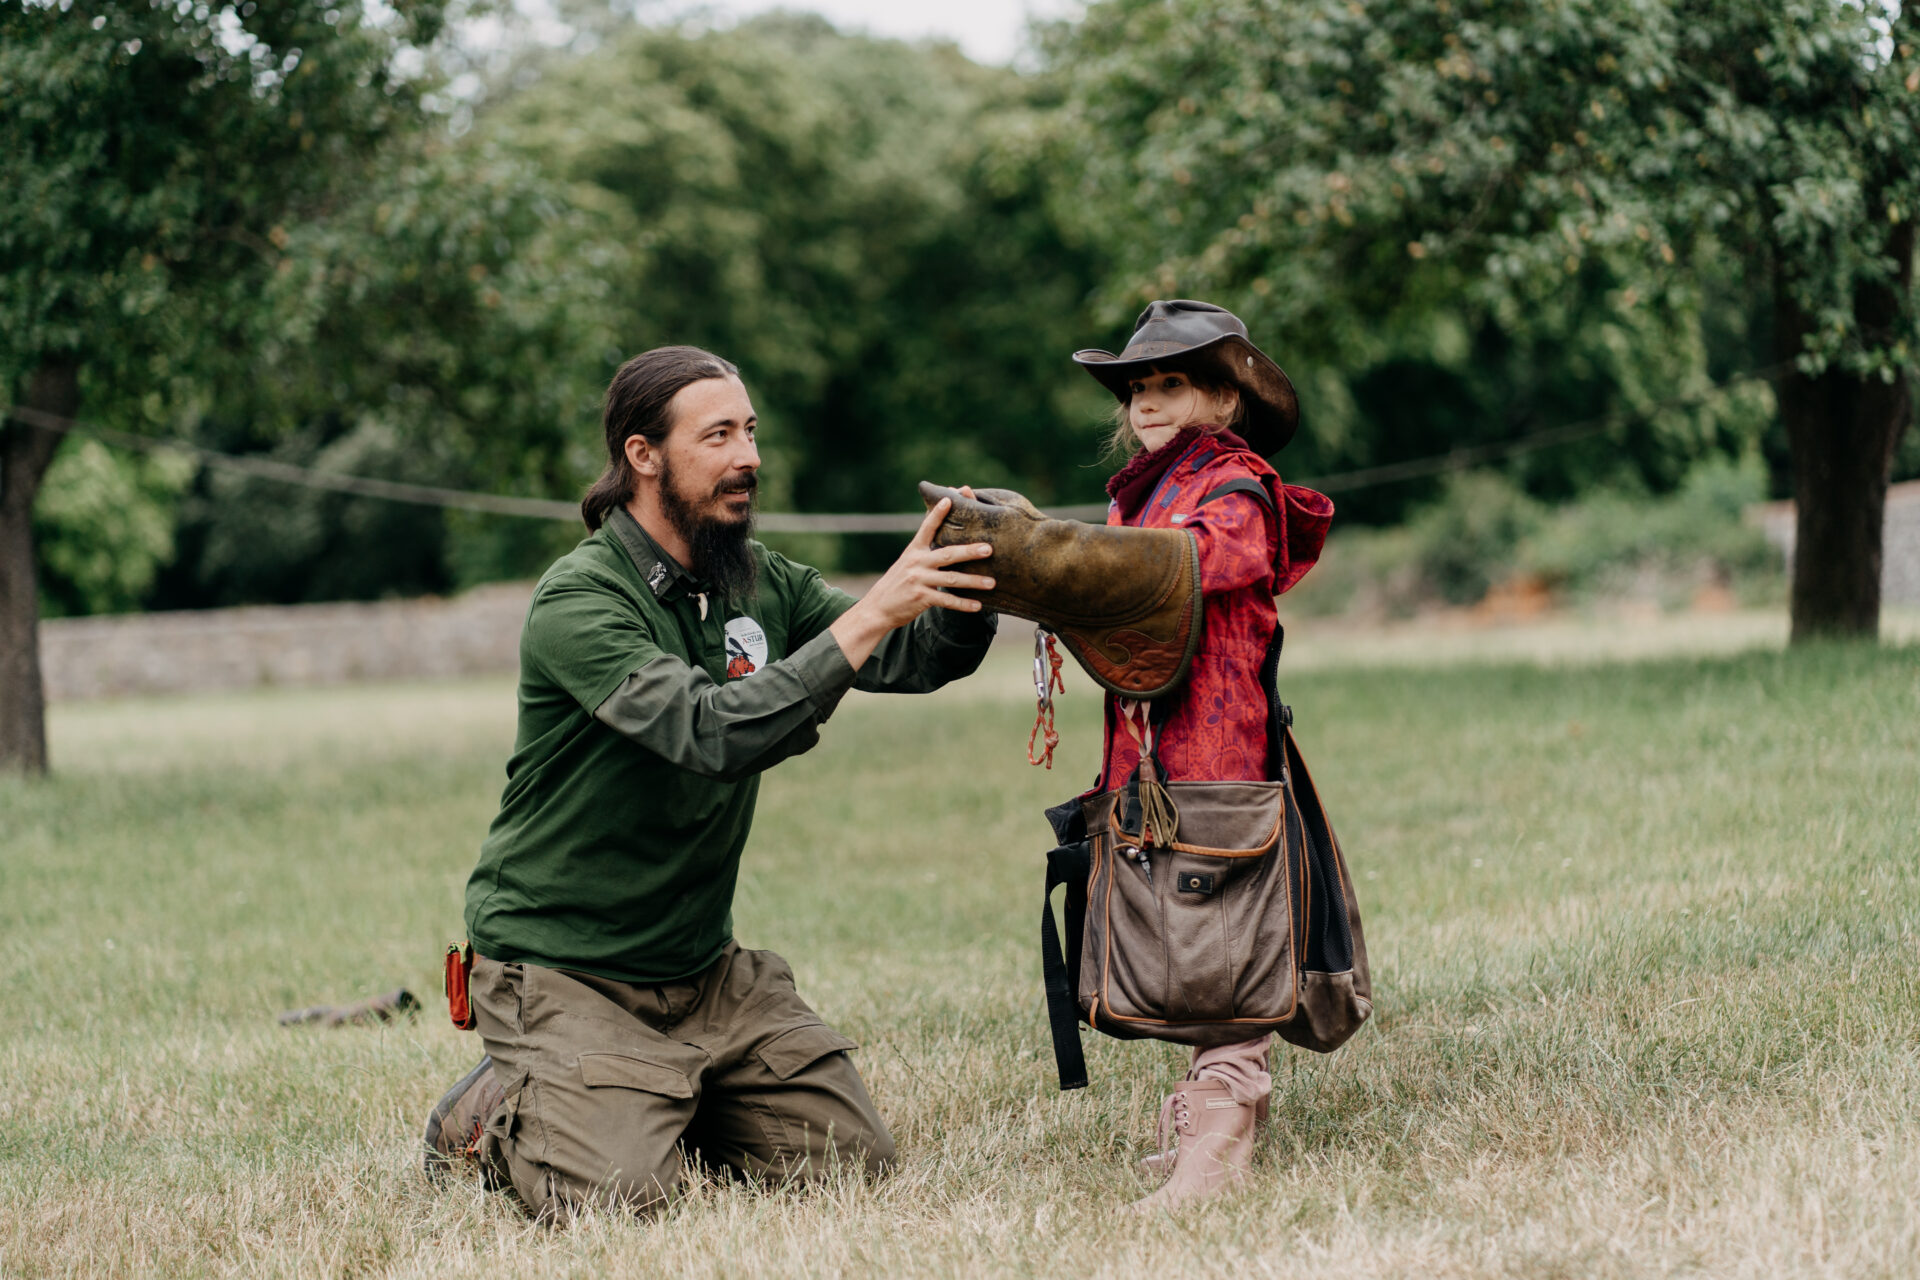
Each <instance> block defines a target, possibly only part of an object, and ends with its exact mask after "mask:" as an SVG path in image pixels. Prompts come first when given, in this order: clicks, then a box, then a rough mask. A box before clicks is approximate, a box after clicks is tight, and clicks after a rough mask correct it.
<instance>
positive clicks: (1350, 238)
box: [1052, 0, 1920, 494]
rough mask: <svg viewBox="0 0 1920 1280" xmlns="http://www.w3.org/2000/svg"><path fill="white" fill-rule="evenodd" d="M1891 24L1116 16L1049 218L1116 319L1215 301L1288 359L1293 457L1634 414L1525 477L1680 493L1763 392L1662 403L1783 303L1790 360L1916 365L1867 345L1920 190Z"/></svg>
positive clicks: (1358, 11)
mask: <svg viewBox="0 0 1920 1280" xmlns="http://www.w3.org/2000/svg"><path fill="white" fill-rule="evenodd" d="M1890 17H1891V11H1889V10H1883V9H1882V8H1881V7H1880V6H1878V5H1876V4H1868V5H1846V4H1833V3H1829V0H1787V2H1785V3H1780V2H1778V0H1764V2H1762V0H1634V2H1632V3H1622V2H1620V0H1545V2H1534V0H1411V2H1410V3H1399V2H1395V3H1365V2H1363V0H1172V2H1171V3H1163V2H1162V0H1104V2H1103V3H1098V4H1095V5H1093V6H1091V7H1090V8H1089V9H1088V12H1087V15H1086V19H1085V21H1084V22H1082V23H1080V24H1078V25H1076V26H1074V27H1071V28H1062V29H1061V30H1059V31H1058V32H1056V34H1055V37H1054V41H1053V46H1052V48H1053V57H1052V61H1053V66H1054V70H1055V74H1056V75H1057V76H1058V77H1060V78H1061V79H1062V81H1063V82H1064V83H1065V85H1066V90H1065V92H1066V93H1067V95H1068V100H1069V104H1070V105H1069V108H1068V111H1067V114H1066V117H1065V120H1064V122H1063V126H1062V127H1063V130H1064V132H1065V134H1066V136H1067V137H1068V138H1069V139H1071V140H1072V142H1073V144H1074V145H1075V146H1076V148H1077V150H1076V156H1077V158H1078V162H1077V163H1076V164H1075V165H1073V166H1071V167H1070V169H1069V172H1072V173H1074V174H1075V175H1077V176H1076V178H1075V179H1074V180H1073V181H1072V182H1071V184H1070V185H1069V186H1068V188H1067V189H1066V193H1065V198H1066V199H1067V200H1068V201H1069V202H1070V204H1071V205H1072V207H1073V208H1074V209H1075V210H1076V211H1077V212H1078V213H1080V214H1081V215H1082V216H1083V217H1084V219H1085V220H1086V224H1087V226H1088V227H1089V234H1091V235H1095V236H1097V237H1099V238H1100V239H1101V240H1102V241H1103V242H1105V243H1107V244H1109V245H1111V246H1113V247H1114V249H1115V252H1116V253H1117V254H1118V255H1119V257H1120V262H1121V267H1120V272H1119V274H1118V277H1117V278H1116V280H1115V281H1114V282H1113V283H1112V284H1110V285H1109V288H1108V291H1107V293H1106V298H1107V301H1108V306H1109V308H1110V312H1111V314H1113V315H1114V316H1116V317H1117V316H1118V315H1120V314H1122V313H1123V312H1125V311H1128V310H1130V309H1131V308H1132V307H1133V306H1135V305H1137V303H1138V301H1139V300H1141V299H1144V298H1146V297H1151V296H1167V295H1170V294H1174V293H1184V294H1188V295H1192V296H1205V297H1209V298H1215V299H1217V300H1219V301H1222V302H1225V303H1227V304H1229V305H1232V306H1234V307H1235V308H1236V309H1238V310H1241V312H1242V314H1244V315H1245V316H1246V317H1247V318H1248V320H1249V322H1250V323H1251V324H1252V325H1253V328H1254V332H1255V333H1256V335H1257V336H1264V337H1266V338H1267V339H1268V340H1269V341H1270V342H1272V343H1273V345H1274V347H1275V348H1276V349H1277V350H1278V351H1279V352H1280V353H1281V355H1282V358H1283V360H1296V361H1299V362H1301V363H1302V365H1303V366H1304V368H1303V370H1302V371H1303V372H1304V373H1305V375H1306V376H1305V377H1304V378H1303V381H1304V382H1306V383H1307V384H1308V385H1307V387H1306V388H1304V389H1303V395H1304V397H1305V399H1306V401H1307V404H1308V407H1309V410H1310V412H1311V416H1310V417H1309V419H1308V424H1307V425H1308V430H1309V432H1310V433H1311V434H1310V438H1309V440H1308V441H1307V445H1308V447H1307V448H1305V449H1303V450H1302V451H1301V454H1300V455H1299V461H1298V462H1296V464H1295V465H1296V466H1300V465H1305V466H1306V467H1307V468H1308V469H1310V470H1317V469H1320V468H1322V467H1338V466H1341V465H1354V464H1357V463H1359V462H1360V461H1361V460H1362V459H1369V460H1370V458H1371V456H1372V455H1377V454H1381V453H1390V452H1395V451H1397V450H1398V449H1399V448H1401V447H1404V446H1405V445H1406V444H1408V443H1410V441H1409V440H1408V435H1409V431H1408V428H1407V425H1406V422H1405V420H1407V419H1411V420H1412V421H1413V423H1414V424H1416V425H1418V424H1422V423H1424V424H1426V425H1427V427H1428V429H1429V432H1430V434H1429V435H1428V436H1427V438H1426V443H1427V444H1429V445H1430V444H1433V443H1438V442H1439V440H1440V438H1441V437H1443V436H1444V437H1450V438H1451V439H1452V440H1453V441H1455V442H1458V443H1474V442H1479V441H1483V440H1486V439H1489V438H1494V439H1498V438H1504V437H1508V436H1512V435H1517V434H1520V433H1522V432H1523V431H1524V430H1526V429H1528V428H1529V427H1530V426H1534V425H1544V424H1552V423H1554V422H1563V421H1567V420H1569V419H1577V418H1584V417H1586V416H1588V415H1590V414H1592V413H1594V412H1596V411H1602V410H1607V409H1614V408H1618V409H1623V410H1631V411H1634V413H1635V414H1636V416H1637V417H1639V418H1640V419H1641V420H1642V421H1643V422H1644V423H1645V425H1644V426H1643V427H1641V428H1639V429H1638V431H1637V432H1636V433H1633V434H1630V435H1629V436H1628V438H1627V439H1625V440H1623V441H1616V442H1615V443H1614V444H1613V445H1612V446H1611V447H1609V446H1608V445H1604V444H1596V445H1593V446H1590V447H1586V448H1574V449H1568V450H1563V451H1556V453H1555V454H1554V455H1552V456H1551V457H1550V458H1540V459H1536V460H1534V461H1533V462H1532V463H1530V464H1529V467H1528V468H1527V469H1526V471H1525V472H1523V474H1524V475H1525V477H1526V478H1527V480H1528V481H1529V482H1530V484H1531V485H1532V486H1533V487H1535V488H1536V489H1538V490H1540V491H1542V492H1546V493H1554V494H1564V493H1567V492H1572V491H1574V490H1577V489H1579V488H1582V487H1584V486H1586V485H1588V484H1591V483H1593V482H1594V481H1595V480H1601V479H1607V478H1609V477H1610V476H1611V477H1612V478H1615V479H1618V478H1621V477H1620V475H1619V471H1618V468H1619V464H1620V463H1621V462H1626V463H1629V464H1630V467H1629V468H1628V469H1629V470H1631V471H1634V472H1637V473H1638V478H1639V479H1640V480H1641V481H1643V482H1646V483H1650V484H1653V485H1655V486H1656V487H1667V486H1670V485H1672V484H1673V483H1675V482H1677V481H1678V479H1679V477H1680V475H1681V474H1683V473H1684V471H1685V469H1686V466H1687V464H1688V462H1689V461H1690V460H1692V459H1695V458H1699V457H1701V456H1703V455H1705V454H1707V453H1711V452H1715V451H1718V452H1725V453H1732V454H1739V453H1742V452H1745V451H1746V448H1747V445H1748V443H1749V442H1751V441H1752V440H1753V439H1755V438H1756V437H1757V436H1758V434H1759V433H1760V431H1761V429H1762V428H1763V427H1764V426H1765V425H1766V422H1767V417H1768V416H1769V410H1770V409H1771V405H1770V404H1768V403H1767V402H1766V401H1765V400H1764V399H1761V400H1755V399H1753V398H1751V397H1749V398H1747V399H1746V400H1745V401H1744V402H1729V401H1726V400H1723V399H1720V398H1711V397H1710V398H1706V399H1705V400H1704V401H1703V403H1702V404H1701V406H1700V407H1698V408H1691V407H1689V408H1677V409H1676V408H1670V407H1662V402H1663V401H1664V400H1666V399H1667V398H1668V397H1670V396H1672V395H1673V394H1674V393H1675V392H1687V391H1692V390H1697V389H1698V388H1699V387H1701V386H1702V385H1703V384H1704V383H1706V382H1708V381H1710V380H1715V379H1718V378H1721V377H1723V376H1725V375H1726V374H1727V373H1729V372H1733V371H1738V370H1741V369H1745V368H1750V367H1754V366H1756V365H1767V364H1770V363H1772V361H1773V359H1774V358H1773V357H1771V356H1770V355H1767V354H1765V353H1766V350H1767V339H1768V336H1769V332H1770V330H1771V327H1772V323H1773V322H1772V316H1771V315H1770V314H1769V311H1768V308H1769V307H1770V306H1771V305H1772V304H1773V303H1775V302H1777V301H1780V300H1785V301H1786V302H1788V303H1790V304H1791V305H1792V306H1794V307H1796V308H1798V309H1800V310H1802V311H1804V312H1805V313H1806V314H1808V315H1812V316H1816V317H1818V324H1817V326H1815V329H1814V331H1813V332H1811V333H1810V334H1809V335H1808V339H1807V341H1806V343H1805V344H1804V347H1803V348H1802V349H1798V350H1789V351H1788V352H1787V353H1786V354H1787V355H1788V356H1789V357H1792V356H1799V357H1800V358H1801V360H1802V362H1803V365H1802V367H1803V368H1804V369H1805V370H1807V371H1808V372H1817V371H1818V370H1819V369H1821V368H1824V367H1827V366H1829V365H1832V366H1835V367H1838V368H1841V369H1844V370H1846V371H1848V372H1850V373H1854V374H1859V375H1873V376H1880V375H1881V374H1888V375H1890V374H1891V372H1892V371H1893V370H1894V369H1896V368H1904V367H1905V366H1906V365H1907V364H1908V363H1909V362H1910V360H1911V352H1912V332H1911V329H1912V316H1911V314H1910V312H1909V314H1906V315H1904V316H1903V317H1902V318H1901V319H1900V321H1899V323H1898V324H1897V326H1895V327H1894V328H1893V329H1888V330H1885V331H1872V332H1869V331H1866V330H1865V329H1863V328H1862V326H1861V324H1860V323H1859V321H1858V319H1857V318H1856V317H1855V315H1854V295H1855V292H1856V290H1857V289H1858V288H1859V287H1860V286H1861V285H1862V284H1863V283H1868V282H1873V281H1886V280H1889V279H1891V278H1892V273H1894V272H1895V270H1896V268H1897V263H1896V262H1895V260H1894V259H1893V258H1892V257H1890V249H1889V235H1888V232H1889V228H1890V227H1894V226H1897V225H1898V224H1899V223H1900V222H1901V221H1902V220H1903V219H1906V218H1908V217H1910V216H1911V215H1912V213H1913V211H1914V209H1915V207H1916V205H1915V201H1916V198H1917V197H1920V186H1917V185H1916V183H1917V179H1916V174H1915V173H1914V172H1913V166H1912V157H1913V156H1914V155H1915V154H1917V152H1916V143H1920V138H1916V133H1915V120H1916V106H1915V104H1916V102H1917V101H1920V95H1916V89H1920V61H1916V60H1915V58H1914V50H1913V49H1912V47H1911V46H1910V45H1908V44H1907V43H1905V42H1904V37H1902V38H1901V39H1900V40H1898V41H1896V39H1895V38H1894V37H1892V36H1890V35H1889V21H1890ZM1900 21H1902V22H1904V21H1905V19H1904V18H1903V19H1900ZM1409 400H1411V401H1412V403H1411V404H1408V401H1409ZM1428 406H1431V407H1430V408H1429V407H1428ZM1423 410H1424V412H1423ZM1609 455H1611V456H1609ZM1610 463H1611V464H1612V465H1611V466H1610ZM1553 470H1557V471H1558V474H1550V473H1549V472H1550V471H1553Z"/></svg>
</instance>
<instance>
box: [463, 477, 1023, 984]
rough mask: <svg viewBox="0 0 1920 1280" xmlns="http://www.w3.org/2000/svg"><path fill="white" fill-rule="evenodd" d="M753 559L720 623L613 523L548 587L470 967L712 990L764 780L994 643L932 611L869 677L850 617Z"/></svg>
mask: <svg viewBox="0 0 1920 1280" xmlns="http://www.w3.org/2000/svg"><path fill="white" fill-rule="evenodd" d="M753 554H754V557H755V559H756V560H758V562H759V565H760V578H759V586H758V588H757V592H756V595H755V596H754V598H753V599H751V600H749V601H747V602H746V603H745V604H743V605H738V606H735V607H722V605H721V603H720V602H719V601H718V600H717V599H715V598H712V597H709V596H704V595H702V594H701V592H702V586H703V584H701V583H700V582H698V581H697V580H695V579H694V578H693V577H692V576H691V575H689V574H688V573H687V571H686V570H685V569H683V568H681V567H680V566H679V565H678V564H676V563H675V562H674V561H673V559H672V558H671V557H669V556H668V555H666V554H665V553H664V552H662V551H661V550H660V548H659V547H658V546H657V545H655V543H654V542H653V540H652V539H651V538H649V537H648V536H647V535H646V533H645V532H644V531H643V530H642V529H641V528H640V526H639V524H638V523H637V522H635V520H634V519H633V517H632V516H631V515H629V514H628V513H627V512H626V511H624V510H620V511H615V512H614V513H613V515H612V516H611V517H610V518H609V519H608V520H607V522H606V524H605V525H603V526H602V527H601V528H600V530H599V531H598V532H597V533H595V534H593V535H592V536H591V537H589V538H587V539H586V540H585V541H584V542H582V543H581V544H580V545H579V546H577V547H575V548H574V549H573V550H572V551H571V552H569V553H567V554H566V555H565V556H562V557H561V558H560V559H559V560H558V561H556V562H555V563H554V565H553V567H552V568H550V569H548V570H547V572H546V575H545V576H544V577H542V578H541V579H540V583H539V585H538V586H537V587H535V588H534V592H533V602H532V604H531V605H530V606H529V607H528V609H527V620H526V625H525V628H524V629H523V631H522V632H521V637H520V690H519V701H520V725H519V733H518V734H517V736H516V737H515V740H514V748H513V757H512V759H510V760H509V761H508V762H507V787H506V791H505V793H504V794H503V795H502V796H501V798H500V814H499V816H498V817H497V818H495V819H494V821H493V827H492V829H491V830H490V831H489V832H488V833H487V838H486V841H485V843H483V844H482V845H481V847H480V862H479V865H477V866H476V867H475V868H474V870H473V875H472V876H471V877H470V878H469V879H468V881H467V936H468V937H469V938H470V939H471V940H472V942H473V946H474V949H475V950H476V951H478V952H480V953H481V954H482V955H485V956H490V957H492V958H493V959H495V960H499V961H504V962H512V961H525V962H530V963H533V964H539V965H545V966H548V967H550V968H559V969H580V970H584V971H585V972H588V973H594V974H599V975H601V976H603V977H609V978H618V979H621V980H624V981H627V982H668V981H673V980H675V979H678V978H684V977H687V976H690V975H692V974H695V973H698V972H700V971H701V970H702V969H704V968H706V967H707V966H708V965H709V964H711V963H712V962H713V961H714V960H715V959H717V958H718V956H719V954H720V951H721V948H722V947H724V946H725V945H726V943H727V941H728V939H730V938H731V937H732V935H733V918H732V908H733V890H734V883H735V880H736V879H737V877H738V875H739V869H740V851H741V849H742V847H743V846H745V844H746V840H747V831H748V828H749V827H750V826H751V825H752V822H753V804H754V798H755V796H756V795H757V794H758V791H759V785H760V783H759V774H760V771H761V770H763V769H765V768H767V767H769V766H770V765H773V764H775V763H777V762H779V761H781V760H784V759H786V758H787V757H788V756H791V755H796V754H798V753H799V752H802V751H805V750H806V749H807V748H809V747H811V746H813V745H814V743H816V742H818V741H819V740H820V725H821V724H822V723H824V722H825V721H826V718H827V717H828V716H829V715H831V714H832V713H833V709H834V707H835V706H837V705H838V704H839V702H840V699H841V697H842V696H844V695H845V693H846V691H847V690H848V689H849V688H855V687H857V688H861V689H866V690H873V691H888V692H905V693H918V692H926V691H929V690H932V689H937V688H939V687H940V686H941V685H943V684H945V683H946V682H947V681H948V680H951V679H955V678H957V677H959V676H963V675H966V674H968V673H970V672H972V671H973V670H974V669H975V668H976V667H978V666H979V665H980V660H981V658H982V657H984V656H985V654H986V649H987V645H988V644H989V643H990V642H991V640H992V638H993V623H992V620H991V618H986V617H982V616H980V615H963V614H957V613H952V612H950V611H948V610H945V609H930V610H928V611H927V612H926V613H925V614H923V615H921V616H920V617H919V618H918V619H916V620H915V621H914V622H913V623H912V624H911V625H909V626H906V627H903V628H901V629H899V630H897V631H894V632H892V633H891V634H889V635H888V636H887V637H886V639H884V640H883V641H881V643H880V647H879V648H877V649H876V650H875V651H874V653H873V656H872V657H870V658H869V659H868V660H867V662H866V663H865V664H864V665H863V666H862V667H861V669H860V672H859V674H858V676H857V677H856V675H855V673H854V671H853V668H852V667H851V666H850V665H849V664H848V662H847V659H846V655H845V654H843V653H842V652H841V651H840V645H839V643H838V642H837V641H835V640H834V638H833V636H832V635H830V634H828V632H827V627H828V626H829V625H830V624H831V623H832V622H833V620H834V619H835V618H838V617H839V616H840V615H841V614H842V613H845V612H846V611H847V610H848V609H849V608H851V607H852V606H853V603H854V601H853V597H851V596H849V595H847V594H846V593H845V592H842V591H836V590H834V589H833V588H831V587H829V586H827V585H826V584H825V583H824V582H822V581H821V580H820V575H819V573H818V572H817V571H815V570H813V569H809V568H807V567H806V566H804V565H799V564H795V563H794V562H793V561H791V560H788V559H786V558H785V557H784V556H779V555H775V554H774V553H773V552H771V551H768V550H767V549H766V548H765V547H763V546H761V545H760V544H759V543H757V542H756V543H754V544H753ZM875 763H876V767H879V762H875Z"/></svg>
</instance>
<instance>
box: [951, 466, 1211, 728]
mask: <svg viewBox="0 0 1920 1280" xmlns="http://www.w3.org/2000/svg"><path fill="white" fill-rule="evenodd" d="M975 494H976V497H974V498H966V497H963V496H961V494H960V492H959V490H957V489H946V488H942V487H941V486H939V485H935V484H928V483H926V482H925V481H922V482H921V484H920V497H921V498H922V499H923V500H924V501H925V502H926V504H927V507H928V508H929V509H931V508H932V507H933V506H934V504H935V503H937V502H939V501H940V499H942V498H947V499H950V500H951V501H952V502H953V508H952V510H950V511H948V512H947V518H946V519H945V520H944V521H942V522H941V524H940V528H939V531H938V532H936V533H935V534H934V536H933V545H934V546H936V547H950V546H953V545H954V544H956V543H963V542H985V543H988V544H990V545H991V546H992V547H993V554H992V555H991V556H989V557H988V558H987V559H985V560H983V561H978V562H976V563H975V564H973V565H970V566H967V569H968V571H969V572H975V573H986V574H990V575H992V577H993V580H994V583H995V585H994V589H993V590H991V591H985V592H974V591H961V592H957V593H956V594H959V595H965V596H974V597H977V598H978V599H980V600H982V601H984V602H985V603H986V605H987V607H988V608H990V609H998V610H999V611H1000V612H1002V613H1010V614H1012V615H1014V616H1015V617H1017V618H1025V619H1027V620H1028V621H1030V622H1036V623H1038V624H1040V625H1041V626H1042V627H1045V628H1046V629H1047V630H1048V631H1051V632H1053V633H1054V634H1055V635H1057V636H1059V637H1060V639H1061V640H1062V641H1063V642H1065V644H1066V646H1067V652H1069V653H1071V654H1072V655H1073V657H1074V660H1075V661H1077V662H1078V663H1079V664H1080V665H1081V666H1082V667H1083V668H1085V669H1086V673H1087V674H1088V675H1090V676H1092V677H1093V679H1094V682H1095V683H1097V684H1098V685H1100V686H1101V687H1102V688H1104V689H1107V690H1109V691H1111V692H1113V693H1116V694H1119V695H1120V696H1121V697H1123V698H1157V697H1160V696H1161V695H1162V694H1165V693H1170V692H1172V691H1173V690H1174V689H1175V688H1177V687H1178V686H1179V684H1180V681H1181V680H1183V679H1185V678H1186V674H1187V666H1188V664H1189V663H1191V662H1192V661H1193V655H1194V651H1195V650H1197V649H1198V648H1199V647H1200V622H1201V616H1202V615H1201V608H1200V551H1199V547H1198V546H1197V544H1196V543H1195V542H1194V540H1193V535H1192V534H1190V533H1188V532H1186V531H1185V530H1182V529H1129V528H1125V527H1121V526H1109V525H1098V524H1083V523H1081V522H1080V521H1078V520H1054V519H1050V518H1048V517H1047V516H1045V515H1043V514H1042V513H1041V512H1040V511H1039V510H1038V509H1037V508H1036V507H1035V506H1034V505H1033V504H1032V503H1031V502H1028V501H1027V500H1026V499H1025V498H1023V497H1021V496H1020V495H1019V494H1017V493H1015V492H1013V491H1012V490H1011V489H978V490H975ZM955 567H956V568H958V567H959V566H955Z"/></svg>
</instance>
